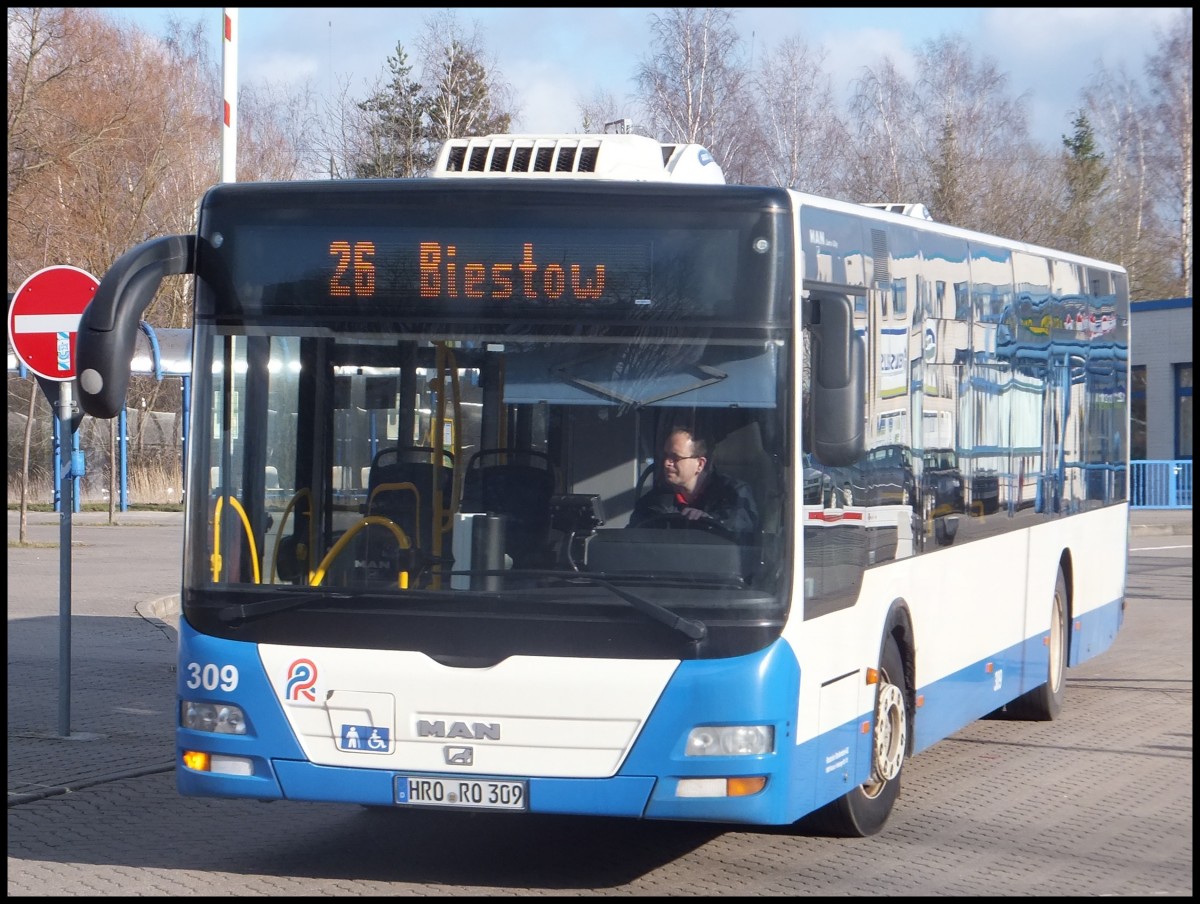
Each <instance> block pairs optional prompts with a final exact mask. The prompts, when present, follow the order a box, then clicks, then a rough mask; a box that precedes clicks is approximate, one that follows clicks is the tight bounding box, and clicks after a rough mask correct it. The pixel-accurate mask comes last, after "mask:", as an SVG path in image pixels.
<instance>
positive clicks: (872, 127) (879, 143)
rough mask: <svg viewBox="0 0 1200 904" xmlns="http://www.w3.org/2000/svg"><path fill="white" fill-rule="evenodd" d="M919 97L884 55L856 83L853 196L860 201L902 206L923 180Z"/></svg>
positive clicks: (853, 115) (853, 121) (852, 165)
mask: <svg viewBox="0 0 1200 904" xmlns="http://www.w3.org/2000/svg"><path fill="white" fill-rule="evenodd" d="M917 104H918V101H917V97H916V94H915V92H914V91H913V88H912V86H911V85H909V83H908V81H907V80H906V79H905V78H904V77H903V76H902V75H901V74H900V71H899V70H898V69H897V68H896V64H895V63H894V62H893V61H892V60H891V58H889V57H886V56H885V57H884V58H883V59H882V60H881V61H880V62H879V63H878V64H877V65H876V66H875V67H874V68H872V67H865V68H864V69H863V74H862V76H861V77H860V78H859V79H858V81H857V82H856V84H855V89H854V95H853V97H852V98H851V102H850V115H851V120H852V123H853V125H852V126H851V128H852V129H853V131H854V135H855V139H856V140H855V143H854V154H853V158H852V159H851V160H850V161H849V163H850V177H849V183H850V184H849V185H848V186H847V187H848V188H849V189H850V192H851V196H852V197H853V198H854V199H855V200H857V201H861V202H864V203H866V202H885V201H896V202H901V201H904V200H906V199H907V198H909V197H912V195H911V192H914V191H915V190H916V186H917V184H918V182H919V181H920V176H919V170H920V167H919V162H920V157H919V154H918V149H919V148H920V146H921V144H922V142H921V139H920V137H919V136H918V135H917V129H916V126H915V123H916V119H917V117H916V109H917Z"/></svg>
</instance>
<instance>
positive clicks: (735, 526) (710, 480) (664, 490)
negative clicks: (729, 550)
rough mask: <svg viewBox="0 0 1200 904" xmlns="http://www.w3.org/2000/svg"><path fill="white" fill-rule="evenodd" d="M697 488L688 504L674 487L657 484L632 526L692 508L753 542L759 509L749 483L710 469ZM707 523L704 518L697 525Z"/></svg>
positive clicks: (636, 512) (637, 509) (631, 519)
mask: <svg viewBox="0 0 1200 904" xmlns="http://www.w3.org/2000/svg"><path fill="white" fill-rule="evenodd" d="M696 489H697V491H698V492H697V494H696V497H695V498H694V499H693V500H692V501H691V503H687V502H685V501H684V500H683V497H682V496H680V495H679V493H678V492H677V491H676V490H675V488H674V487H673V486H671V485H670V484H667V483H659V484H656V485H655V487H654V489H652V490H651V491H650V492H649V493H647V494H646V495H644V496H643V497H642V498H641V499H639V500H638V501H637V504H636V505H635V506H634V507H633V514H632V515H630V516H629V526H630V527H638V526H640V525H641V524H643V523H645V522H646V521H648V520H649V519H651V518H653V517H655V516H656V515H670V514H674V513H677V512H681V511H683V510H684V509H685V508H688V507H689V506H690V507H691V508H698V509H700V510H701V511H703V512H704V513H705V515H707V516H708V518H709V519H711V520H712V521H715V522H716V523H717V524H719V525H720V526H721V527H723V528H725V530H727V531H729V532H730V533H731V534H733V535H734V537H735V538H737V540H738V541H739V542H747V541H750V540H752V539H753V536H754V534H755V533H756V532H757V531H758V506H757V505H756V504H755V502H754V494H753V493H752V492H751V491H750V486H749V485H748V484H746V483H745V482H744V481H741V480H738V479H737V478H736V477H731V476H729V475H727V474H722V473H721V472H720V471H717V470H715V469H714V468H712V467H711V466H709V467H707V468H705V469H704V471H703V472H702V473H701V475H700V483H699V485H698V486H697V488H696ZM703 523H704V519H701V520H700V521H699V522H698V523H697V526H698V527H699V526H702V525H703Z"/></svg>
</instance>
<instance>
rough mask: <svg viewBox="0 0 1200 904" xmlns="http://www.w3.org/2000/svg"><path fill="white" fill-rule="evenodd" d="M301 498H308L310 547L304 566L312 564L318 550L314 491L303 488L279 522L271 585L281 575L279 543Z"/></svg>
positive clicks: (272, 563) (272, 554) (305, 552)
mask: <svg viewBox="0 0 1200 904" xmlns="http://www.w3.org/2000/svg"><path fill="white" fill-rule="evenodd" d="M301 496H307V497H308V512H307V513H306V514H305V517H307V518H308V547H307V548H306V549H305V550H304V564H305V565H309V564H311V563H312V551H313V550H314V549H316V548H317V537H316V533H315V531H316V525H315V524H313V517H312V508H313V498H312V491H310V490H309V488H308V487H301V488H300V489H299V490H297V491H296V494H295V495H294V496H292V498H291V499H290V500H288V504H287V508H285V509H284V510H283V517H282V518H281V519H280V522H279V533H277V534H276V535H275V547H274V548H273V549H272V550H271V583H272V584H274V583H275V578H276V577H277V576H278V574H279V542H280V541H281V540H282V539H283V529H284V528H285V527H287V519H288V515H290V514H291V513H292V508H293V507H294V506H295V505H296V503H297V502H299V501H300V497H301ZM312 575H313V573H312V569H308V581H309V583H312Z"/></svg>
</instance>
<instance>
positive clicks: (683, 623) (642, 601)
mask: <svg viewBox="0 0 1200 904" xmlns="http://www.w3.org/2000/svg"><path fill="white" fill-rule="evenodd" d="M450 574H451V575H474V576H476V577H518V576H519V577H548V578H555V579H557V580H559V581H562V582H563V583H566V584H588V585H592V586H595V587H603V588H604V589H605V590H607V591H608V592H609V593H611V594H612V595H613V596H615V597H617V598H619V599H623V600H624V601H625V602H627V603H629V605H631V606H633V608H634V609H637V610H638V612H641V613H642V614H643V615H648V616H649V617H650V618H652V619H654V621H656V622H659V623H661V624H664V625H666V626H667V627H668V628H670V629H671V630H672V631H678V632H679V633H681V634H683V635H684V636H685V637H687V638H688V639H689V640H696V641H700V640H704V638H705V637H707V636H708V626H707V625H705V624H704V622H702V621H697V620H696V619H694V618H686V617H684V616H682V615H678V614H677V613H675V612H672V611H671V610H670V609H668V608H667V607H666V606H660V605H659V604H658V603H656V602H653V601H652V600H648V599H646V598H645V597H642V596H638V595H637V594H636V593H633V592H631V591H629V590H625V589H624V588H621V587H618V586H617V585H616V584H614V583H612V582H611V581H607V580H605V579H604V578H600V577H595V576H593V575H590V574H583V573H581V572H578V571H573V572H570V573H568V574H564V573H563V572H561V571H554V570H552V569H541V568H531V569H528V570H524V569H523V570H521V571H519V572H514V571H507V570H503V571H483V570H474V571H452V572H450Z"/></svg>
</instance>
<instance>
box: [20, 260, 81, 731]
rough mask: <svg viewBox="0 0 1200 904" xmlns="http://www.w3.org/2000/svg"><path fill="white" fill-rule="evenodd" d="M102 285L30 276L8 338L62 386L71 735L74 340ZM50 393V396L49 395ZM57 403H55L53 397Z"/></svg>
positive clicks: (64, 704) (73, 272)
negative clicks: (82, 316)
mask: <svg viewBox="0 0 1200 904" xmlns="http://www.w3.org/2000/svg"><path fill="white" fill-rule="evenodd" d="M99 285H100V281H99V280H97V279H96V277H94V276H92V274H90V273H88V272H87V271H86V270H80V269H79V268H78V267H67V266H61V267H46V268H45V269H42V270H39V271H38V272H37V273H35V274H33V275H32V276H31V277H29V278H28V279H27V280H25V282H23V283H22V284H21V287H20V288H19V289H17V291H16V293H15V294H14V295H13V300H12V304H11V305H10V306H9V311H8V339H9V342H11V343H12V347H13V351H14V352H16V355H17V357H18V358H19V359H20V360H21V363H23V364H24V365H25V366H26V367H27V368H29V369H30V370H31V371H33V373H34V374H36V375H37V376H38V377H39V378H40V379H39V381H38V382H39V383H41V385H42V389H43V390H46V388H47V384H46V382H44V381H52V382H57V383H58V389H59V392H58V410H57V414H58V420H59V425H60V429H59V437H60V438H61V440H60V443H59V449H60V455H61V460H62V467H61V478H62V483H61V487H62V489H61V492H60V493H59V499H60V500H61V506H60V511H59V532H58V534H59V540H58V545H59V549H58V670H59V683H58V733H59V736H60V737H64V738H69V737H70V736H71V513H72V512H73V511H74V508H75V502H74V499H73V498H72V489H73V487H74V480H73V478H74V477H76V476H80V477H82V476H83V474H82V471H83V469H82V467H80V468H79V469H78V471H79V474H78V475H76V474H75V473H74V470H75V469H73V468H72V458H73V457H72V455H71V440H70V437H71V434H72V433H73V432H74V430H75V427H77V426H78V421H77V420H74V418H73V415H74V405H73V402H72V398H71V383H72V381H73V380H74V379H75V340H76V335H77V333H78V331H79V318H80V316H81V315H82V314H83V309H84V308H86V307H87V306H88V303H89V302H90V301H91V300H92V296H93V295H95V294H96V287H97V286H99ZM47 395H48V393H47ZM50 404H51V405H54V400H53V399H50Z"/></svg>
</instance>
